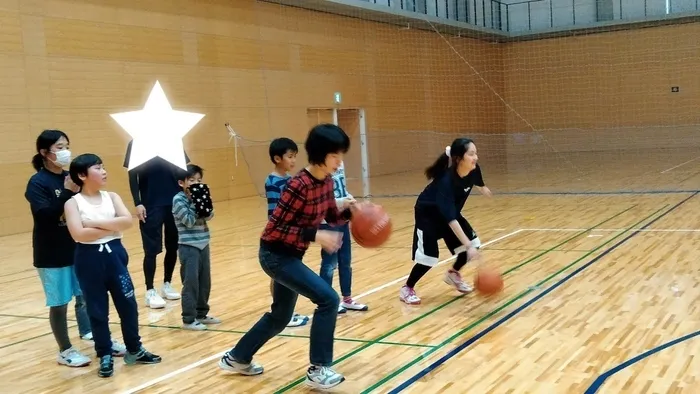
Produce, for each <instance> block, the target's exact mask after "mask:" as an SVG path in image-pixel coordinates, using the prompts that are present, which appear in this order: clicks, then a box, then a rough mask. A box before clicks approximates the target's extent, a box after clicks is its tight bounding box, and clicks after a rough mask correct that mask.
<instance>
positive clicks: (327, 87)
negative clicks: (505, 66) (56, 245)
mask: <svg viewBox="0 0 700 394" xmlns="http://www.w3.org/2000/svg"><path fill="white" fill-rule="evenodd" d="M460 40H461V39H454V40H453V42H454V43H456V44H455V45H462V46H463V47H460V48H461V49H460V50H466V51H470V52H471V54H472V55H474V56H473V57H475V59H476V60H474V61H475V62H477V64H478V65H479V67H482V68H483V69H484V70H486V71H490V70H494V69H496V68H498V67H501V65H500V60H499V58H498V53H497V52H491V49H490V47H489V45H490V44H486V43H482V42H479V41H475V40H469V41H465V42H461V41H460ZM484 51H489V52H484ZM479 53H487V56H486V57H485V58H480V57H479V56H477V55H478V54H479ZM446 63H450V64H446ZM465 67H466V65H465V63H464V62H463V61H462V60H460V59H458V58H457V57H455V54H454V51H453V50H452V49H450V47H449V46H448V45H446V44H445V42H444V41H443V40H442V39H441V38H440V37H439V36H437V35H435V34H432V33H430V32H421V31H414V30H406V29H401V28H397V27H396V26H387V25H381V24H377V23H373V22H367V21H364V20H361V19H357V18H345V17H340V16H335V15H330V14H324V13H315V12H311V11H307V10H302V9H298V8H289V7H281V6H278V5H274V4H267V3H260V2H256V1H254V0H239V1H235V2H231V1H228V0H226V1H225V0H169V1H166V0H157V1H155V0H154V1H148V2H142V1H137V0H70V1H69V0H32V1H19V0H0V87H1V88H2V91H3V94H2V95H0V122H2V123H1V124H2V125H3V137H5V138H4V142H5V144H3V147H2V148H0V168H1V169H2V171H4V172H5V173H12V184H13V185H17V187H16V188H13V190H12V191H11V192H10V193H7V194H5V195H3V197H1V198H0V201H1V202H2V203H3V204H6V205H9V206H18V207H22V208H21V209H11V210H4V211H3V214H2V215H3V216H2V217H3V223H7V222H8V221H9V222H12V223H13V225H12V226H9V225H7V226H6V225H3V226H0V235H1V234H8V233H12V232H22V231H28V230H30V229H31V220H30V215H29V209H28V206H27V203H26V201H24V197H23V193H24V186H25V184H26V180H27V178H28V177H29V176H30V175H31V174H32V169H31V167H30V165H29V160H30V159H31V156H32V155H33V153H34V152H33V151H34V140H35V138H36V136H37V134H38V133H39V132H40V131H41V130H42V129H45V128H60V129H63V130H64V131H66V132H67V133H68V134H69V136H70V137H71V142H72V150H73V152H74V153H75V154H76V155H77V154H80V153H84V152H93V153H96V154H98V155H100V156H101V157H102V158H103V160H104V161H105V163H106V164H107V167H108V171H109V179H110V184H109V188H110V189H111V190H114V191H117V192H119V193H120V194H122V197H124V199H125V200H126V201H127V202H129V204H130V201H131V198H130V196H129V195H128V187H127V176H126V170H125V169H124V168H122V161H123V155H124V151H125V148H126V144H127V142H128V140H129V136H128V135H127V133H126V132H125V131H124V130H122V129H121V128H120V127H119V126H118V125H117V124H116V122H114V121H113V120H112V119H111V117H110V116H109V114H111V113H115V112H122V111H129V110H136V109H140V108H142V107H143V105H144V104H145V101H146V99H147V97H148V94H149V93H150V90H151V88H152V87H153V84H154V83H155V81H156V80H158V81H160V83H161V85H162V87H163V89H164V90H165V92H166V95H167V97H168V99H169V100H170V103H171V105H172V106H173V107H174V108H175V109H178V110H183V111H194V112H200V113H204V114H205V115H206V116H205V117H204V119H202V121H201V122H200V123H199V124H198V125H197V126H196V127H195V128H194V129H193V130H192V131H191V132H190V134H188V135H187V136H186V137H185V139H184V142H185V146H186V148H187V149H188V153H189V155H190V157H191V159H192V160H193V162H195V163H198V164H200V165H202V166H203V167H204V168H205V170H206V174H205V178H206V181H207V182H208V183H210V184H211V186H212V193H213V196H214V198H215V200H217V201H223V200H229V199H234V198H240V197H246V196H251V195H254V194H256V193H257V192H259V184H260V182H261V179H257V178H259V177H260V176H259V174H263V173H266V172H267V171H269V167H270V166H271V164H270V163H269V159H268V158H267V154H266V151H267V149H266V147H265V146H264V145H265V144H266V143H265V142H261V143H249V144H248V145H247V146H246V143H245V142H244V143H243V148H240V149H239V151H238V157H239V160H238V164H237V165H236V163H235V151H234V149H233V143H232V142H229V139H228V138H229V137H228V134H227V131H226V129H225V128H224V123H226V122H229V123H231V125H232V126H233V128H234V129H235V130H236V132H237V133H238V134H239V135H240V136H242V137H244V138H247V139H250V140H257V141H269V140H270V139H271V138H275V137H279V136H290V137H292V138H294V139H296V140H298V141H303V139H304V137H305V135H306V133H307V132H308V128H309V124H308V118H307V109H308V108H329V107H333V105H334V104H333V93H334V92H337V91H339V92H342V95H343V103H342V105H343V106H344V107H361V108H365V110H366V113H367V118H366V124H367V127H368V132H369V133H372V132H381V131H396V130H435V131H475V130H496V128H495V127H494V125H497V124H498V122H499V121H500V120H499V119H500V118H499V116H501V114H499V113H497V111H496V110H493V109H491V108H490V107H489V109H488V110H487V111H481V112H479V111H474V110H473V108H469V107H470V106H471V105H478V106H482V104H481V103H482V102H489V101H488V100H489V98H488V97H487V95H485V93H484V91H483V90H479V89H474V88H472V84H473V83H474V81H476V79H474V78H473V77H471V76H469V75H465V77H464V78H462V77H461V76H460V74H461V73H462V72H463V70H464V69H465ZM488 105H489V106H491V105H492V104H488ZM466 115H469V117H468V118H467V117H466ZM253 146H254V148H250V147H253ZM241 149H243V150H244V151H245V152H247V155H244V154H243V152H244V151H242V150H241ZM371 149H374V148H371ZM301 154H302V155H303V151H302V153H301ZM372 154H376V155H379V154H380V153H379V152H374V153H372ZM390 154H391V153H383V154H382V155H383V156H384V157H382V160H374V161H372V163H373V165H374V166H375V167H376V168H374V169H371V171H372V172H376V173H383V172H386V171H389V170H390V169H389V168H386V169H384V171H382V169H381V168H379V167H381V166H382V165H385V163H391V162H395V161H396V160H391V158H390V157H386V155H390ZM249 165H250V166H251V167H250V168H249V167H248V166H249ZM251 173H252V174H255V176H254V177H253V178H254V179H251V176H250V175H249V174H251Z"/></svg>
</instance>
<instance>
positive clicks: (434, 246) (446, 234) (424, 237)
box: [412, 211, 477, 267]
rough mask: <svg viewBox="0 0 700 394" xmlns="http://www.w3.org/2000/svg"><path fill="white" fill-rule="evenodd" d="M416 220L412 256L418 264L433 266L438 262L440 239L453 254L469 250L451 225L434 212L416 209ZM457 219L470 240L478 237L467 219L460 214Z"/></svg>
mask: <svg viewBox="0 0 700 394" xmlns="http://www.w3.org/2000/svg"><path fill="white" fill-rule="evenodd" d="M415 220H416V223H415V225H414V227H413V251H412V258H413V261H414V262H416V263H417V264H421V265H427V266H429V267H433V266H435V265H436V264H437V263H438V261H439V257H440V246H439V245H438V241H439V240H441V239H442V240H444V242H445V246H447V249H449V251H450V253H452V254H453V255H455V254H459V253H464V252H466V251H467V250H466V248H465V247H464V245H462V242H461V241H460V240H459V238H457V236H456V235H455V233H454V232H453V231H452V229H451V228H450V226H449V225H448V224H447V223H445V222H444V221H443V220H440V219H438V218H436V217H435V215H434V214H429V213H423V212H420V211H416V212H415ZM457 221H458V222H459V224H460V226H461V227H462V230H463V231H464V233H465V234H466V235H467V237H468V238H469V240H470V241H471V240H473V239H475V238H476V237H477V235H476V232H475V231H474V229H473V228H472V226H471V225H470V224H469V222H468V221H467V219H465V218H464V217H463V216H461V215H460V216H458V217H457Z"/></svg>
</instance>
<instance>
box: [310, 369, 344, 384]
mask: <svg viewBox="0 0 700 394" xmlns="http://www.w3.org/2000/svg"><path fill="white" fill-rule="evenodd" d="M344 381H345V376H343V375H341V374H339V373H338V372H335V371H334V370H333V369H332V368H330V367H317V366H315V365H312V366H310V367H309V369H308V371H306V385H307V386H311V387H313V388H316V389H321V390H327V389H330V388H332V387H335V386H337V385H339V384H341V383H343V382H344Z"/></svg>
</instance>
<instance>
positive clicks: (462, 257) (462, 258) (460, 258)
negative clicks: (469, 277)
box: [452, 252, 467, 271]
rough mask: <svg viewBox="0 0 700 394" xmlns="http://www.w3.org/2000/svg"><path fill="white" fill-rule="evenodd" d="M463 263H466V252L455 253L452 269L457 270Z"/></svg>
mask: <svg viewBox="0 0 700 394" xmlns="http://www.w3.org/2000/svg"><path fill="white" fill-rule="evenodd" d="M465 264H467V252H462V253H460V254H458V255H457V260H455V263H454V264H452V269H454V270H455V271H459V270H461V269H462V267H464V265H465Z"/></svg>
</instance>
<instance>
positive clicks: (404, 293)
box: [399, 285, 420, 305]
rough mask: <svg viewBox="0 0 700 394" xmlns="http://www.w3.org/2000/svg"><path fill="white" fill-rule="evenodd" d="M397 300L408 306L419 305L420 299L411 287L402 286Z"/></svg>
mask: <svg viewBox="0 0 700 394" xmlns="http://www.w3.org/2000/svg"><path fill="white" fill-rule="evenodd" d="M399 299H400V300H401V301H403V302H405V303H407V304H408V305H418V304H420V298H418V295H417V294H416V291H415V290H413V288H412V287H408V286H405V285H404V286H403V287H402V288H401V290H400V291H399Z"/></svg>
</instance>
